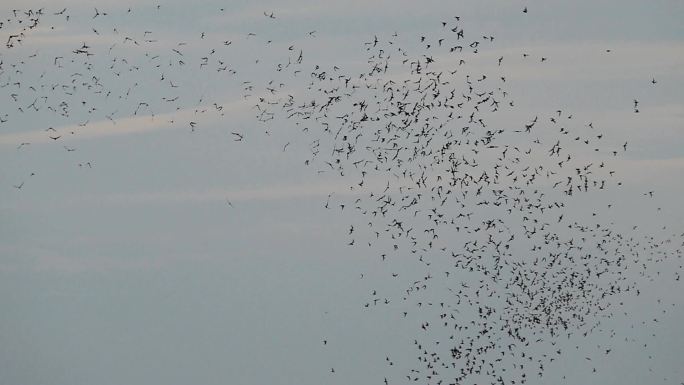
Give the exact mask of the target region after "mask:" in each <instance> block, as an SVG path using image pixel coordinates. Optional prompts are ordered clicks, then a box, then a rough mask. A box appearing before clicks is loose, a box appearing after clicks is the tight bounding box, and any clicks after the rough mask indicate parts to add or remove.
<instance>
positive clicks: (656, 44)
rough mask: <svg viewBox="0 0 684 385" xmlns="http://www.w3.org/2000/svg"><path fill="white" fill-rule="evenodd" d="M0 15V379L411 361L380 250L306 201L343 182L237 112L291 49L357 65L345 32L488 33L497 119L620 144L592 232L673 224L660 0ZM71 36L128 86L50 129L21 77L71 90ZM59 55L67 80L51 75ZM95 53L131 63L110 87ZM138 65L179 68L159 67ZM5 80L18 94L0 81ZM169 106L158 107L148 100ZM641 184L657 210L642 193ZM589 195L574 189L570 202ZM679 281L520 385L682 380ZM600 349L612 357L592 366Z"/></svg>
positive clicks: (670, 68) (673, 147)
mask: <svg viewBox="0 0 684 385" xmlns="http://www.w3.org/2000/svg"><path fill="white" fill-rule="evenodd" d="M157 4H159V8H157ZM41 6H44V7H46V8H45V14H46V15H45V17H44V18H43V19H44V20H41V23H40V25H39V26H38V27H37V28H35V29H34V30H31V31H30V32H27V33H26V34H25V36H24V37H23V41H21V42H17V43H16V44H15V45H14V46H13V47H11V48H8V47H6V46H5V45H4V43H5V42H6V41H7V40H6V39H8V38H9V36H10V35H12V34H13V33H15V32H16V31H18V30H19V29H20V28H21V27H22V26H23V25H22V24H17V23H16V22H14V23H13V22H11V21H10V20H14V17H13V12H12V10H13V9H22V10H25V9H28V8H32V9H34V10H36V9H38V8H39V7H41ZM65 7H66V8H67V11H66V12H65V14H62V15H53V14H54V13H56V12H59V11H61V10H62V9H63V8H65ZM95 7H97V11H98V12H99V13H101V14H100V15H98V16H97V17H96V18H93V15H95V12H96V11H95ZM525 7H527V9H528V12H527V13H523V8H525ZM129 8H130V12H129ZM264 12H266V13H267V14H270V13H271V12H273V14H274V16H275V18H274V19H273V18H270V17H268V16H265V15H264ZM0 13H1V15H2V17H1V19H3V20H5V19H7V22H5V23H4V24H3V26H2V28H1V29H0V40H1V41H2V43H3V46H2V47H1V48H0V61H2V63H3V64H2V71H0V85H5V84H7V85H6V87H5V86H3V89H4V90H3V91H0V118H2V121H3V123H0V309H2V310H1V311H0V384H2V385H4V384H8V385H13V384H16V385H42V384H71V385H93V384H97V385H110V384H111V385H114V384H131V385H137V384H140V385H142V384H145V385H155V384H159V385H162V384H163V385H169V384H179V385H180V384H189V383H198V384H207V385H209V384H244V385H257V384H273V385H280V384H282V385H285V384H302V385H308V384H310V385H318V384H374V383H377V384H380V383H382V379H383V377H387V376H390V375H392V376H395V377H397V378H402V377H403V376H401V375H398V373H399V374H400V373H401V371H402V370H405V369H407V368H409V367H411V365H412V364H413V361H414V360H415V357H414V355H415V351H414V350H413V348H412V346H411V344H412V342H413V334H414V333H415V332H416V330H415V325H412V324H410V323H401V322H397V320H398V317H397V314H398V313H399V310H398V309H399V308H393V307H388V308H384V309H381V310H377V311H367V310H365V309H364V308H363V304H364V303H365V302H366V301H367V298H368V293H369V291H371V290H375V289H378V290H381V289H386V290H387V291H390V290H392V288H395V287H396V285H397V284H396V283H393V282H395V281H392V282H389V281H388V280H387V279H386V277H385V276H384V275H382V272H381V270H380V268H379V267H378V266H379V264H378V255H379V254H380V252H379V251H378V250H377V249H373V248H369V247H366V248H362V247H349V246H348V245H347V243H348V242H349V238H348V237H347V229H348V228H349V224H350V223H357V222H358V221H360V220H361V219H359V218H358V217H354V215H353V213H350V212H348V211H349V210H347V211H345V212H341V211H340V210H327V209H326V208H325V207H324V206H325V204H326V201H328V199H329V194H333V197H345V196H348V197H354V194H355V193H354V191H350V190H349V188H348V187H347V186H348V183H349V182H348V181H346V180H344V178H340V177H338V176H336V175H335V174H333V173H321V172H317V170H320V169H317V168H312V167H306V166H305V164H304V162H305V160H306V159H307V155H308V152H309V145H310V141H307V137H306V136H305V135H304V134H303V133H302V132H301V130H299V129H295V130H293V129H292V127H290V126H288V125H287V124H285V123H282V122H279V121H275V122H273V121H272V122H271V123H268V122H267V123H263V122H259V121H258V120H257V119H256V118H255V116H256V114H257V111H256V110H255V108H254V102H253V100H254V99H255V98H258V97H259V96H260V95H266V94H267V93H268V91H267V90H265V89H264V87H263V86H257V84H258V85H265V84H267V83H268V82H269V81H270V80H272V79H275V78H276V77H277V76H278V75H277V74H276V73H275V71H274V68H275V64H276V63H284V62H286V61H287V60H288V58H289V57H290V56H289V55H291V51H289V50H288V47H289V46H291V45H294V46H296V47H297V50H298V49H301V50H302V52H303V55H304V60H305V63H306V65H307V66H308V67H309V68H310V67H313V66H314V65H317V64H318V65H321V66H332V65H337V66H340V67H343V68H344V69H345V70H346V71H349V73H358V72H359V71H362V70H363V69H365V68H367V64H366V59H367V55H366V52H365V51H364V45H363V43H364V42H369V41H372V40H373V38H374V36H377V37H378V38H380V39H384V40H385V41H386V40H387V39H389V38H390V36H391V35H392V34H393V33H395V32H396V33H398V34H399V36H401V37H403V38H404V39H405V40H406V41H412V42H414V43H415V42H416V39H418V38H419V37H420V36H422V35H427V34H430V33H434V32H435V31H439V30H440V28H441V21H442V20H446V19H451V18H453V16H455V15H458V16H459V17H460V18H461V21H462V23H463V25H464V28H466V29H467V30H468V31H469V32H471V33H472V34H474V35H475V36H477V35H486V36H490V35H491V36H494V37H495V40H494V41H493V42H492V44H490V45H488V46H487V48H483V49H482V50H481V52H480V53H479V54H478V57H477V58H473V61H472V62H471V63H469V65H471V66H472V67H471V68H476V69H478V70H480V69H481V71H482V73H487V72H488V71H494V70H498V69H497V68H496V67H497V65H496V58H498V57H500V56H503V57H504V64H505V65H504V66H503V67H504V69H502V70H501V71H503V73H502V74H503V75H505V76H506V78H507V84H508V87H509V90H510V93H511V94H512V95H513V97H514V99H515V101H516V105H517V108H516V110H515V112H514V113H512V114H511V115H510V116H509V117H508V118H507V119H511V120H508V121H499V122H497V123H495V124H509V123H510V122H513V121H516V122H518V123H515V124H519V123H520V122H527V121H529V120H531V119H532V118H534V117H535V116H537V115H538V116H549V115H550V114H553V113H554V112H555V111H556V110H558V109H561V110H563V111H564V113H565V112H567V113H569V114H572V115H573V119H574V120H576V121H578V123H580V124H581V125H584V124H588V123H589V122H592V124H593V125H594V126H596V127H600V129H601V130H602V132H604V133H605V134H606V137H608V138H609V139H607V140H610V141H611V142H610V143H613V144H614V145H615V146H617V147H619V146H621V145H622V143H624V142H626V141H628V142H629V151H627V152H626V153H625V154H624V155H621V156H620V157H616V158H615V159H614V160H613V167H614V169H615V170H616V172H617V173H618V174H619V175H620V176H621V178H622V179H621V180H622V181H623V186H622V188H621V189H620V190H615V191H614V192H612V193H611V195H610V196H604V197H603V198H602V199H605V202H614V203H615V205H616V207H618V209H617V210H616V212H613V213H612V214H610V215H611V217H610V220H613V221H614V222H615V223H616V226H618V227H621V228H625V229H631V228H632V227H633V226H635V225H638V226H639V228H640V229H644V232H645V234H656V233H657V234H664V233H665V232H674V233H677V232H679V233H684V209H683V208H682V205H681V203H680V202H681V197H682V196H684V178H682V176H683V175H684V107H683V106H684V92H683V91H682V89H684V71H682V69H683V68H684V24H683V23H682V21H681V20H684V3H683V2H681V1H675V0H658V1H635V0H627V1H624V0H621V1H617V0H610V1H609V0H600V1H596V0H592V1H589V0H586V1H585V0H582V1H574V2H566V1H481V0H477V1H475V0H472V1H470V0H469V1H460V2H454V1H437V0H427V1H420V2H418V1H389V0H387V1H385V0H378V1H356V0H345V1H335V2H328V3H325V2H322V1H313V0H311V1H305V0H287V1H228V0H226V1H202V2H195V3H193V4H192V5H189V3H188V2H186V1H180V0H178V1H176V0H170V1H160V2H148V1H138V0H122V1H107V0H98V1H85V0H64V1H61V2H58V1H47V0H46V1H42V2H41V1H33V0H22V1H15V0H3V1H2V4H1V5H0ZM102 13H107V15H103V14H102ZM66 14H69V15H70V18H69V20H68V21H67V20H66V18H65V15H66ZM51 27H54V28H51ZM93 29H95V30H93ZM115 29H116V31H115ZM312 31H315V32H314V33H310V32H312ZM250 34H251V35H250ZM126 36H130V37H131V38H133V39H137V40H138V41H139V42H140V43H142V44H134V43H132V42H130V41H125V40H124V38H125V37H126ZM145 39H148V40H154V42H153V43H150V44H145V43H143V40H145ZM226 41H230V42H231V43H230V45H226V44H224V42H226ZM181 42H184V43H187V44H185V45H180V46H179V45H178V43H181ZM83 44H86V45H87V46H88V47H89V49H90V50H91V51H92V52H94V53H95V54H94V56H93V58H92V59H91V62H92V68H93V71H94V72H96V73H100V72H101V73H102V76H101V77H100V78H99V79H97V80H96V81H97V82H102V83H104V84H107V85H108V89H109V90H111V91H112V94H113V95H126V94H127V93H128V94H129V95H130V96H129V97H124V98H113V97H112V98H111V99H107V98H105V97H104V95H102V94H100V95H97V96H93V94H92V93H91V92H90V91H83V88H79V89H78V91H77V93H76V94H75V95H72V99H71V100H74V104H73V105H70V106H69V107H68V109H69V110H70V113H69V114H68V116H62V115H59V114H54V113H49V112H48V111H47V109H46V108H43V109H42V110H41V111H35V110H34V109H32V108H30V107H28V105H29V104H30V103H31V102H32V101H33V100H34V98H33V97H30V96H26V93H23V92H24V91H25V92H29V91H28V88H29V87H30V86H31V85H37V84H43V83H48V84H53V83H60V84H63V83H69V82H72V81H75V82H76V83H80V82H81V81H84V82H85V81H88V82H90V81H91V80H92V79H90V75H86V76H85V77H84V76H82V75H73V72H79V71H80V72H82V73H83V74H86V72H88V69H87V68H81V69H80V70H79V67H78V66H79V65H80V64H79V63H81V61H82V60H83V59H82V58H81V57H78V56H75V55H74V54H73V53H72V52H73V51H74V50H77V49H79V48H80V47H81V46H82V45H83ZM179 47H181V48H179ZM173 48H177V49H179V50H181V51H182V53H183V55H182V56H181V55H180V54H174V53H172V51H170V50H171V49H173ZM212 49H215V50H216V51H217V53H216V55H220V56H221V59H222V61H221V62H218V61H212V63H211V65H212V68H217V67H218V68H220V67H221V66H223V65H225V66H226V70H223V71H216V70H213V69H212V70H211V71H207V70H203V69H202V67H201V66H200V64H201V63H202V59H201V58H202V57H204V56H206V55H210V51H211V50H212ZM297 50H295V52H296V51H297ZM155 52H156V53H161V55H162V56H163V57H162V58H161V59H155V58H154V55H155ZM522 53H527V54H529V55H530V57H532V58H533V59H532V60H528V61H526V60H524V59H523V57H522ZM33 55H35V56H33ZM174 55H175V56H174ZM212 55H213V54H212ZM57 56H64V57H65V59H61V60H63V62H62V63H61V64H62V65H63V66H64V67H65V68H68V69H69V70H70V71H67V70H64V71H58V70H56V69H55V63H56V62H54V58H55V57H57ZM72 57H77V59H76V62H74V63H69V62H68V60H70V58H72ZM112 57H119V58H124V57H125V58H127V60H128V62H127V63H126V65H137V66H139V67H140V68H141V70H140V71H127V72H123V73H119V74H118V75H114V74H113V71H110V69H111V68H110V67H109V65H110V64H112V62H111V58H112ZM213 57H214V56H212V60H214V59H213ZM540 57H546V58H548V60H546V61H545V62H544V63H541V62H539V60H538V58H540ZM155 60H158V61H160V63H162V64H165V63H167V62H168V61H169V60H173V61H176V62H177V61H178V60H184V61H186V62H187V63H186V65H187V68H190V67H192V68H196V70H192V71H191V70H188V69H187V68H182V67H178V66H175V67H174V68H170V69H168V70H162V69H159V67H154V65H155V63H157V62H156V61H155ZM162 60H163V61H162ZM217 60H218V59H217ZM15 65H16V66H15ZM117 65H120V67H116V68H126V66H123V65H121V62H118V63H117ZM179 68H180V69H179ZM17 69H20V71H17ZM72 69H73V71H71V70H72ZM229 70H233V71H234V73H232V72H230V71H229ZM98 71H100V72H98ZM115 71H116V69H115V70H114V72H115ZM162 76H165V77H168V78H171V79H173V81H174V82H176V85H177V86H178V87H179V88H178V90H179V91H175V89H173V88H170V87H169V85H168V79H166V78H163V80H162ZM43 79H48V80H43ZM653 80H655V81H656V82H655V83H653ZM246 81H249V82H251V83H244V82H246ZM15 82H21V86H20V89H21V90H22V93H21V94H20V95H19V98H20V99H21V102H20V103H19V102H16V101H14V100H13V97H12V96H11V95H10V94H11V93H13V92H14V91H10V92H8V91H7V90H10V89H12V90H14V89H15V88H16V87H17V86H16V85H14V84H13V83H15ZM72 84H74V83H72ZM252 84H254V85H255V86H254V88H253V89H248V87H249V86H250V85H252ZM293 87H294V86H293ZM180 90H182V91H180ZM290 91H291V92H292V93H299V94H301V93H304V92H305V90H304V89H297V88H292V89H291V90H290ZM176 96H177V97H179V101H178V103H172V102H167V101H166V100H165V99H163V98H166V99H171V98H173V97H176ZM634 99H638V100H639V109H640V111H639V113H638V114H635V113H634V111H633V100H634ZM141 103H146V104H141ZM181 104H182V105H183V108H179V109H176V108H174V107H171V106H176V105H181ZM19 107H20V108H21V109H22V110H19V109H18V108H19ZM219 107H220V108H219ZM91 108H96V110H91ZM191 122H192V123H193V124H192V125H191V124H190V123H191ZM50 127H52V128H53V129H54V131H52V130H49V128H50ZM46 130H47V131H46ZM72 132H74V134H71V133H72ZM232 133H238V134H239V135H240V136H241V137H242V140H241V141H236V140H235V139H236V138H237V136H236V135H234V134H232ZM57 135H61V136H62V137H61V138H60V139H58V140H53V139H50V136H57ZM22 143H30V144H26V145H22ZM587 156H593V155H591V154H588V155H587ZM376 182H377V181H376ZM369 183H373V181H370V182H369ZM378 183H380V185H383V184H382V181H380V182H378ZM16 186H21V188H18V187H16ZM618 191H619V192H618ZM648 191H654V198H653V199H650V200H645V199H644V196H643V194H644V193H646V192H648ZM592 203H596V202H592V201H590V200H589V198H587V199H586V200H582V198H580V199H579V201H578V203H577V205H578V207H580V208H579V209H578V210H581V207H588V205H590V204H592ZM599 203H600V204H603V201H601V202H599ZM599 203H596V204H597V205H598V204H599ZM602 207H605V205H603V206H602ZM658 208H661V210H658ZM614 211H615V210H614ZM663 226H666V227H667V230H662V231H661V228H662V227H663ZM681 264H682V262H681V259H679V260H676V261H673V262H671V265H668V266H667V267H666V270H668V269H669V270H670V271H671V272H672V271H675V270H678V271H681ZM396 268H397V269H398V270H402V269H404V270H406V271H409V270H410V269H411V268H412V265H411V264H409V263H406V264H402V263H401V262H398V265H397V267H396ZM362 274H363V278H361V277H362ZM680 282H681V281H680ZM680 282H675V281H673V280H672V279H670V277H669V276H668V278H667V279H665V278H663V279H661V280H660V279H658V280H653V281H652V282H647V283H645V284H644V286H643V293H644V294H643V295H641V296H640V297H639V298H634V297H626V298H625V299H624V300H625V301H626V304H625V309H626V311H628V314H627V315H623V316H616V317H613V318H610V319H606V320H605V321H604V323H603V324H602V328H603V329H605V331H604V332H599V333H597V334H596V335H595V336H592V337H590V338H584V339H583V338H580V337H574V338H573V339H570V340H567V341H563V342H562V343H563V344H564V345H563V346H564V347H566V348H567V349H566V350H565V352H566V354H565V355H564V356H563V357H562V358H561V359H559V360H557V361H555V362H554V363H552V364H551V365H550V366H549V367H548V368H547V370H546V373H545V375H544V377H543V378H541V379H539V378H530V380H529V382H528V383H533V384H561V383H567V384H602V385H604V384H634V385H640V384H657V383H664V384H679V383H680V382H681V381H682V380H684V370H683V369H682V367H684V365H682V362H683V361H682V357H684V329H682V326H681V325H684V310H683V309H682V305H683V302H682V298H684V292H683V290H682V286H681V283H680ZM664 309H665V311H664ZM653 318H657V319H658V322H657V323H654V322H650V321H651V320H653ZM610 330H613V331H614V332H615V335H616V336H617V337H611V336H609V335H610V334H611V333H610ZM323 340H326V341H328V343H327V344H326V345H323V342H322V341H323ZM598 346H602V347H598ZM605 346H612V347H613V349H614V350H615V351H616V352H617V354H610V355H601V354H597V352H600V351H602V349H604V348H603V347H605ZM389 355H391V356H392V357H393V358H394V359H395V360H396V362H397V364H396V366H397V367H396V368H392V369H391V370H390V369H388V368H387V365H386V364H385V357H386V356H389ZM587 356H591V357H594V362H593V363H592V364H591V365H588V364H587V360H586V357H587ZM331 367H334V368H335V373H334V375H332V373H330V368H331ZM593 368H597V369H598V370H597V372H596V373H593V372H592V369H593ZM398 383H401V382H398Z"/></svg>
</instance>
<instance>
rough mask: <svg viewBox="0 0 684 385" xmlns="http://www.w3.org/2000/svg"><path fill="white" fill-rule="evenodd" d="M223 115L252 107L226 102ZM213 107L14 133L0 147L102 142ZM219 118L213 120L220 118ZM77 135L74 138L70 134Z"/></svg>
mask: <svg viewBox="0 0 684 385" xmlns="http://www.w3.org/2000/svg"><path fill="white" fill-rule="evenodd" d="M221 105H222V106H223V107H224V108H223V110H222V111H223V112H224V113H225V112H237V111H240V110H248V109H249V108H251V105H249V104H248V103H247V102H245V101H242V100H238V101H231V102H225V103H222V104H221ZM211 108H213V107H212V106H209V105H205V106H197V107H192V108H186V109H182V110H178V111H174V112H170V113H164V114H158V115H142V116H129V117H125V118H118V119H115V120H114V121H111V120H99V121H96V122H89V123H87V124H86V125H85V126H80V125H67V126H61V127H55V131H56V133H55V132H46V131H45V130H32V131H27V132H18V133H11V134H3V135H0V146H17V145H19V144H20V143H24V142H28V143H31V144H40V143H48V142H52V139H50V136H55V135H62V136H63V138H61V140H64V141H65V142H71V141H75V140H88V139H100V138H104V137H109V136H119V135H131V134H142V133H147V132H152V131H157V130H163V129H170V128H173V127H178V122H184V123H185V122H188V121H191V120H193V119H196V113H195V111H197V110H203V109H207V110H208V109H211ZM219 118H220V116H216V117H214V118H213V119H214V120H216V119H219ZM203 119H204V120H203V123H206V119H207V118H206V117H204V118H203ZM72 132H73V133H74V134H73V135H71V133H72Z"/></svg>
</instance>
